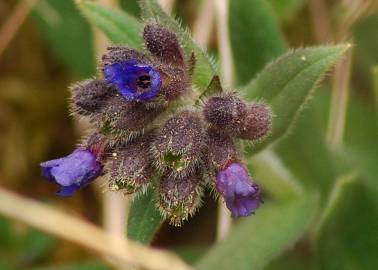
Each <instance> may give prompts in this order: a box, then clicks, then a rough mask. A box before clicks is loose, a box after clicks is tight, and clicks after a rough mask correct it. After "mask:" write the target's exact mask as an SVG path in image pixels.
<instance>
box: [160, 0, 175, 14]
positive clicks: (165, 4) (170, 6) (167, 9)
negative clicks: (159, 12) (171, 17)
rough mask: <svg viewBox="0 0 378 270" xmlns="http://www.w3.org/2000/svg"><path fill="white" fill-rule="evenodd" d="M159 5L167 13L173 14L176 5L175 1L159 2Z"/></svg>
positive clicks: (164, 0)
mask: <svg viewBox="0 0 378 270" xmlns="http://www.w3.org/2000/svg"><path fill="white" fill-rule="evenodd" d="M159 4H160V5H161V7H162V8H163V10H164V11H165V12H167V13H168V14H171V12H172V10H173V7H174V5H175V0H159Z"/></svg>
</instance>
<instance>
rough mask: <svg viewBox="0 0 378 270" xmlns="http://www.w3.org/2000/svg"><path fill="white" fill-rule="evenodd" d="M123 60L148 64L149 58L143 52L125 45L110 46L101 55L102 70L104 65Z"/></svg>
mask: <svg viewBox="0 0 378 270" xmlns="http://www.w3.org/2000/svg"><path fill="white" fill-rule="evenodd" d="M125 61H137V62H139V63H141V64H149V63H150V62H149V59H148V58H147V56H145V55H144V54H142V53H140V52H138V51H136V50H134V49H130V48H128V47H125V46H111V47H108V48H107V52H106V53H105V54H104V55H103V56H102V70H103V71H104V68H105V67H106V66H111V65H113V64H115V63H120V62H125Z"/></svg>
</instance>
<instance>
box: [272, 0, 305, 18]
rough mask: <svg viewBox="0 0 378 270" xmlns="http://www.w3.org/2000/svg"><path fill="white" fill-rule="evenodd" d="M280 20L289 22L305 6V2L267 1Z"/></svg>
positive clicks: (288, 0) (291, 0) (289, 0)
mask: <svg viewBox="0 0 378 270" xmlns="http://www.w3.org/2000/svg"><path fill="white" fill-rule="evenodd" d="M269 3H270V4H271V5H272V8H273V9H274V11H275V13H276V14H277V16H278V17H279V18H280V19H281V20H284V21H286V20H290V19H291V18H292V17H293V16H294V15H295V14H296V13H297V11H298V10H299V9H300V8H302V7H303V6H304V5H305V4H306V0H269Z"/></svg>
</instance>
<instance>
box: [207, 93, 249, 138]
mask: <svg viewBox="0 0 378 270" xmlns="http://www.w3.org/2000/svg"><path fill="white" fill-rule="evenodd" d="M246 111H247V105H246V104H245V103H244V102H243V101H242V100H241V99H240V98H238V97H237V96H236V95H234V94H228V95H222V96H215V97H212V98H210V99H209V100H207V102H206V103H205V106H204V109H203V114H204V117H205V119H206V120H207V121H208V122H209V123H210V124H212V125H214V126H215V127H217V128H219V129H221V130H224V131H227V132H234V130H236V129H238V128H239V125H240V123H241V122H242V121H243V119H244V116H245V114H246Z"/></svg>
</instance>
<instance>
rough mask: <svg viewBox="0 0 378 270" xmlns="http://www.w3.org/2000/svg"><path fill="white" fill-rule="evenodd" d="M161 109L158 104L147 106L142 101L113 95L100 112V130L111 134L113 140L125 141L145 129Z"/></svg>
mask: <svg viewBox="0 0 378 270" xmlns="http://www.w3.org/2000/svg"><path fill="white" fill-rule="evenodd" d="M163 110H164V108H162V107H158V106H156V107H151V108H150V107H147V105H146V104H145V103H142V102H126V101H125V100H124V99H123V98H121V97H119V96H115V97H114V98H112V99H110V100H109V102H108V105H107V108H106V110H105V111H104V112H103V114H102V130H103V132H104V133H106V134H109V135H113V136H114V137H113V139H114V140H116V141H123V142H125V141H128V140H129V139H131V138H133V137H135V136H136V135H138V134H140V133H142V132H143V131H144V130H145V129H147V128H148V126H149V124H151V123H152V121H153V120H154V119H155V118H156V117H157V116H158V115H159V114H160V113H161V112H162V111H163Z"/></svg>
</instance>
